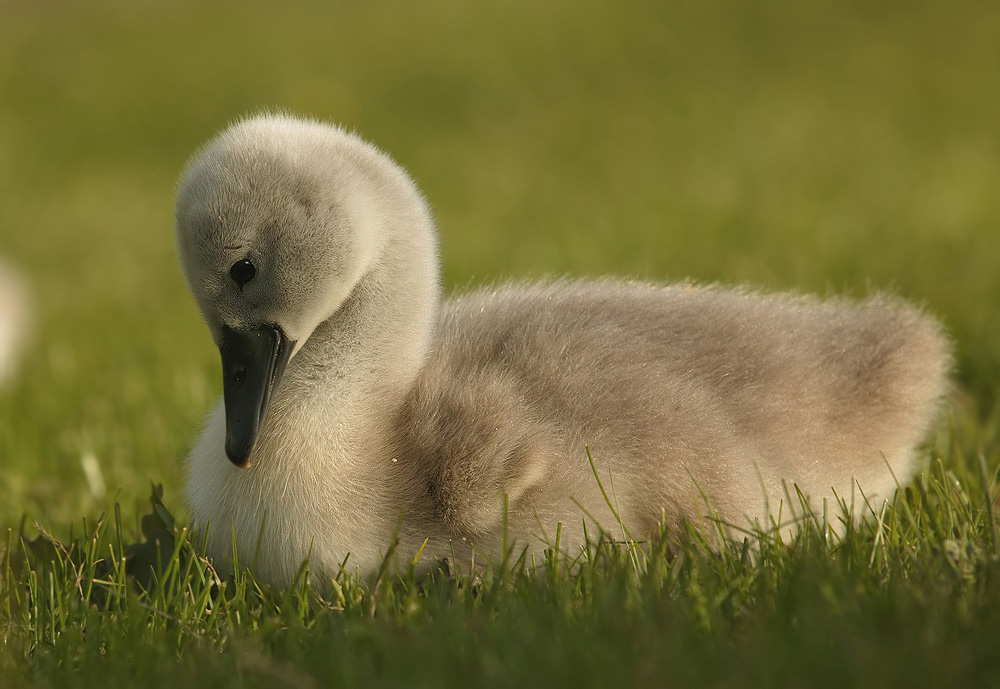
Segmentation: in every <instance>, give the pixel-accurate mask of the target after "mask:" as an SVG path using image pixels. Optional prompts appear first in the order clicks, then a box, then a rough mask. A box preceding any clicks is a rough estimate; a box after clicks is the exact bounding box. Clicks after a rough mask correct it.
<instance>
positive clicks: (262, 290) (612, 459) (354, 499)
mask: <svg viewBox="0 0 1000 689" xmlns="http://www.w3.org/2000/svg"><path fill="white" fill-rule="evenodd" d="M177 231H178V245H179V251H180V256H181V261H182V264H183V266H184V270H185V274H186V276H187V279H188V283H189V285H190V287H191V289H192V292H193V294H194V297H195V300H196V301H197V303H198V305H199V308H200V309H201V311H202V314H203V316H204V318H205V320H206V323H207V324H208V326H209V329H210V331H211V333H212V336H213V339H214V341H215V342H216V344H217V345H218V346H219V347H220V351H221V352H222V359H223V368H224V376H225V377H224V391H225V399H224V401H223V403H220V405H219V406H218V408H217V409H216V410H215V411H214V412H213V413H212V414H211V415H210V416H209V419H208V421H207V424H206V427H205V429H204V431H203V432H202V435H201V437H200V439H199V441H198V443H197V445H196V447H195V448H194V449H193V451H192V453H191V456H190V459H189V467H190V475H189V481H188V488H187V496H188V500H189V504H190V507H191V511H192V514H193V517H194V519H195V522H196V524H197V525H199V526H200V527H201V528H207V529H208V546H209V553H210V554H211V555H213V556H214V557H217V558H225V557H227V556H228V555H230V554H231V553H232V549H233V540H232V539H233V537H234V536H235V540H236V547H237V550H238V552H239V553H241V562H244V563H246V562H249V561H250V559H251V558H252V559H253V562H252V564H251V567H252V568H253V570H254V571H255V573H256V575H257V576H258V577H259V578H261V579H262V580H264V581H267V582H270V583H273V584H279V585H280V584H286V583H288V582H290V581H291V580H292V578H293V577H294V576H295V573H296V572H297V570H298V568H299V566H300V564H301V563H302V561H303V560H304V559H305V558H306V557H307V556H308V557H309V558H310V568H311V569H312V571H314V572H319V573H321V574H322V575H325V576H330V575H333V574H335V573H336V572H337V571H338V569H339V567H340V565H341V563H343V562H344V561H345V558H347V557H348V555H349V559H348V563H349V564H348V567H349V568H352V567H353V568H357V569H359V570H360V571H361V572H364V573H367V572H372V571H374V570H375V569H376V568H377V567H378V565H379V564H380V562H381V561H382V558H383V555H384V553H385V552H386V551H387V549H388V548H389V546H390V545H391V543H392V542H393V540H394V538H397V537H398V539H399V543H400V550H401V552H404V553H407V554H412V553H414V552H416V550H417V549H418V548H419V547H420V545H421V543H423V542H424V540H425V539H427V547H426V549H425V555H424V559H423V561H424V562H430V561H432V560H433V558H434V557H436V556H438V557H443V556H445V555H448V556H450V555H451V553H452V552H455V553H456V554H457V555H458V556H459V557H463V556H465V555H471V549H472V548H476V549H477V550H478V551H481V552H484V553H486V554H487V555H489V554H493V555H496V554H497V553H498V548H499V545H500V543H501V540H502V538H503V531H504V528H505V526H504V525H505V524H506V530H507V538H508V539H511V540H515V541H517V542H518V543H520V544H523V545H525V546H528V547H530V548H538V549H541V548H543V547H546V545H547V544H546V540H548V541H549V542H550V543H549V545H550V544H551V541H552V539H553V538H554V535H555V531H556V525H557V524H561V529H562V531H561V534H562V535H561V539H562V541H561V542H562V543H563V544H564V546H565V547H567V548H571V549H572V548H575V547H576V546H577V545H579V544H581V543H582V542H583V540H584V538H585V533H584V520H585V514H586V515H589V516H587V517H586V519H594V520H596V521H597V522H599V524H600V525H602V526H603V527H605V528H610V527H611V526H613V525H614V523H615V517H614V516H613V514H612V512H611V510H610V508H609V507H608V506H607V504H606V501H605V499H604V497H603V496H602V495H601V490H600V487H599V485H598V483H597V481H596V480H595V478H594V475H593V472H592V469H591V465H590V461H589V460H588V455H587V453H588V450H589V452H590V455H591V457H592V458H593V461H594V465H595V467H596V470H597V472H598V475H599V476H600V477H601V478H602V481H604V483H605V486H606V487H610V486H611V485H613V488H614V497H615V501H616V502H617V510H618V512H619V513H620V516H621V518H622V520H623V521H624V523H625V524H626V525H627V526H629V527H630V529H631V530H632V532H633V534H638V533H650V532H652V531H654V530H655V529H656V528H657V526H658V524H659V523H660V521H661V519H662V518H664V517H665V518H666V519H668V521H669V520H676V519H679V518H690V519H699V518H702V517H705V516H709V508H707V507H706V499H707V500H708V504H709V505H710V510H712V511H715V512H717V513H718V516H719V517H721V518H722V519H723V520H725V521H727V522H728V523H731V524H734V525H737V526H749V525H751V524H752V523H753V522H754V521H755V520H756V521H759V523H761V524H763V525H767V524H769V523H770V520H771V519H773V518H777V515H778V513H779V511H781V510H782V505H783V512H782V514H784V515H787V514H788V513H789V507H790V506H789V505H788V501H787V495H788V491H789V490H791V494H792V495H795V493H794V488H790V487H791V486H793V485H794V486H797V487H798V488H799V489H801V490H802V491H803V492H804V493H805V494H806V495H809V496H811V498H812V499H813V500H822V499H832V498H833V497H834V496H835V495H836V496H839V497H840V498H843V499H846V500H847V501H848V503H849V505H850V504H851V501H852V496H857V497H856V500H857V504H855V505H854V507H853V509H854V511H855V512H856V513H860V512H861V509H862V508H863V507H864V505H863V503H862V498H861V497H860V496H859V494H858V491H857V490H856V488H857V487H860V488H861V490H863V494H864V498H865V499H867V501H869V502H871V501H873V500H877V501H881V500H883V499H887V498H889V497H891V495H892V493H893V492H894V490H895V488H896V486H897V480H898V481H900V482H905V481H906V480H908V479H909V478H910V477H911V476H912V475H913V474H914V473H915V472H916V471H917V470H918V468H919V466H918V461H917V458H916V455H915V447H916V445H917V444H918V443H919V442H920V440H921V439H922V438H923V437H924V436H925V435H926V434H927V432H928V430H929V428H930V425H931V423H932V421H933V420H934V418H935V415H936V413H937V411H938V409H939V406H940V402H941V399H942V397H943V395H944V393H945V390H946V387H947V372H948V368H949V365H950V355H949V345H948V342H947V340H946V338H945V337H944V336H943V334H942V332H941V328H940V326H939V325H938V323H937V322H936V321H935V320H934V319H932V318H930V317H928V316H927V315H925V314H924V313H922V312H921V311H920V310H918V309H916V308H914V307H912V306H909V305H907V304H905V303H903V302H901V301H899V300H897V299H895V298H893V297H889V296H885V295H875V296H872V297H869V298H868V299H866V300H864V301H861V302H857V303H856V302H851V301H849V300H846V299H830V300H822V301H821V300H818V299H815V298H808V297H801V296H796V295H788V294H760V293H754V292H752V291H748V290H743V289H722V288H718V287H692V286H689V285H671V286H658V285H651V284H642V283H631V282H623V281H615V280H603V281H592V282H582V281H580V282H577V281H554V282H547V283H541V284H534V285H530V284H508V285H503V286H498V287H495V288H491V289H486V290H483V291H479V292H474V293H470V294H467V295H464V296H460V297H458V298H455V299H452V300H448V301H445V302H444V303H443V304H442V303H441V302H440V295H439V284H438V279H439V278H438V265H437V247H436V238H435V233H434V227H433V222H432V220H431V217H430V213H429V211H428V208H427V206H426V203H425V201H424V199H423V198H422V196H421V195H420V193H419V192H418V190H417V189H416V187H415V185H414V184H413V182H412V180H411V179H410V178H409V177H408V176H407V175H406V173H405V172H403V171H402V170H401V169H400V168H399V167H398V166H397V165H396V164H395V163H394V162H393V161H392V160H391V159H390V158H389V157H388V156H386V155H384V154H383V153H381V152H379V151H378V150H377V149H375V148H374V147H372V146H371V145H369V144H367V143H365V142H364V141H362V140H361V139H360V138H358V137H356V136H354V135H352V134H350V133H347V132H345V131H344V130H342V129H339V128H337V127H334V126H331V125H327V124H322V123H319V122H313V121H306V120H300V119H296V118H292V117H288V116H280V115H262V116H257V117H253V118H250V119H247V120H244V121H242V122H239V123H237V124H234V125H232V126H231V127H230V128H228V129H227V130H225V131H224V132H222V133H221V134H220V135H219V136H218V137H216V138H215V139H213V140H212V141H211V142H209V143H208V144H207V146H206V147H205V148H204V149H202V151H200V152H199V153H198V154H197V155H196V156H195V158H194V159H193V160H192V161H191V162H190V163H189V165H188V167H187V169H186V171H185V173H184V176H183V178H182V182H181V185H180V190H179V193H178V200H177ZM241 467H242V468H241ZM505 500H506V515H505ZM592 527H593V525H591V528H592Z"/></svg>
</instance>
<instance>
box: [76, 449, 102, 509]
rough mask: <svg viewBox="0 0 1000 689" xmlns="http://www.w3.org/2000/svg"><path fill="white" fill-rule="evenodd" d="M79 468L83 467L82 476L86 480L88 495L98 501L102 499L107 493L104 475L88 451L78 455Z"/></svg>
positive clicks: (92, 454)
mask: <svg viewBox="0 0 1000 689" xmlns="http://www.w3.org/2000/svg"><path fill="white" fill-rule="evenodd" d="M80 466H82V467H83V475H84V476H85V477H86V478H87V486H88V487H89V488H90V494H91V495H93V496H94V497H95V498H97V499H98V500H100V499H102V498H103V497H104V496H105V495H107V493H108V491H107V489H106V488H105V486H104V475H103V474H102V473H101V465H100V464H99V463H98V462H97V457H96V456H95V455H94V453H93V452H91V451H90V450H84V452H83V454H82V455H80Z"/></svg>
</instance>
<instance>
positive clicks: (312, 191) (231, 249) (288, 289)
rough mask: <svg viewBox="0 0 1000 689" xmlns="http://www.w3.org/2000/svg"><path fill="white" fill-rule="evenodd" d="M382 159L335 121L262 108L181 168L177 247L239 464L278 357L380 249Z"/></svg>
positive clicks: (326, 312) (325, 314)
mask: <svg viewBox="0 0 1000 689" xmlns="http://www.w3.org/2000/svg"><path fill="white" fill-rule="evenodd" d="M386 166H388V167H392V163H391V162H389V161H388V159H387V158H385V157H384V156H382V154H380V153H379V152H378V151H376V150H375V149H374V148H373V147H371V146H369V145H368V144H366V143H364V142H363V141H361V140H360V139H359V138H357V137H355V136H353V135H351V134H348V133H347V132H345V131H343V130H341V129H339V128H337V127H334V126H331V125H326V124H322V123H319V122H312V121H306V120H300V119H296V118H292V117H288V116H284V115H261V116H256V117H251V118H249V119H246V120H243V121H240V122H237V123H235V124H233V125H232V126H230V127H229V128H228V129H226V130H224V131H223V132H222V133H221V134H219V135H218V136H216V137H215V138H214V139H212V140H211V141H209V142H208V144H207V145H205V147H204V148H203V149H202V150H201V151H199V152H198V153H197V154H196V155H195V156H194V158H192V160H191V161H190V162H189V163H188V165H187V168H186V169H185V171H184V173H183V175H182V177H181V181H180V184H179V189H178V194H177V205H176V228H177V241H178V249H179V253H180V258H181V263H182V265H183V269H184V273H185V277H186V278H187V281H188V284H189V286H190V288H191V291H192V293H193V295H194V298H195V301H196V302H197V304H198V307H199V309H200V310H201V313H202V316H203V317H204V319H205V322H206V323H207V325H208V327H209V330H210V331H211V333H212V338H213V340H214V342H215V344H216V345H217V346H218V347H219V349H220V352H221V354H222V363H223V373H224V379H223V380H224V383H223V390H224V398H225V406H226V454H227V455H228V457H229V459H230V460H231V461H232V462H233V463H234V464H236V465H237V466H247V465H248V464H249V459H250V453H251V450H252V448H253V445H254V442H255V440H256V436H257V433H258V431H259V428H260V425H261V423H262V422H263V420H264V417H265V415H266V413H267V406H268V402H269V399H270V396H271V392H272V391H273V389H274V388H275V387H276V386H277V385H278V384H279V382H280V379H281V376H282V372H283V370H284V367H285V363H286V362H287V361H288V360H289V358H290V357H292V356H294V354H295V353H296V352H297V351H298V349H299V348H300V347H301V346H302V345H303V344H304V343H305V342H306V341H307V340H308V339H309V337H310V335H311V334H312V333H313V332H314V331H315V329H316V328H317V326H318V325H319V324H320V323H322V322H323V321H324V320H326V319H327V318H329V317H330V316H331V315H332V314H333V313H335V312H336V311H337V309H338V308H339V307H340V306H341V305H342V304H343V302H344V301H345V299H346V298H347V297H348V295H349V294H350V293H351V291H352V290H353V289H354V288H355V286H356V285H357V283H358V281H359V280H360V279H361V278H362V276H363V275H365V274H366V273H367V272H368V271H369V270H370V269H371V266H372V264H373V262H374V261H375V260H376V257H377V256H378V253H379V250H380V241H381V233H380V232H379V209H378V208H376V207H374V203H375V202H373V200H372V199H373V194H372V191H373V189H372V188H371V187H372V186H375V187H376V188H375V189H374V191H376V192H377V191H378V189H377V184H378V182H377V180H378V179H379V176H378V171H379V169H380V167H386ZM373 180H374V181H373ZM374 198H376V199H377V198H378V196H377V195H375V196H374Z"/></svg>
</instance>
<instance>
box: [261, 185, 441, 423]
mask: <svg viewBox="0 0 1000 689" xmlns="http://www.w3.org/2000/svg"><path fill="white" fill-rule="evenodd" d="M389 172H391V173H393V174H396V173H398V174H399V175H400V176H401V175H402V173H401V172H400V171H398V170H396V169H393V170H390V171H389ZM390 181H392V182H395V183H396V184H394V185H393V188H394V190H395V191H396V195H395V198H393V197H392V196H389V198H390V200H391V203H387V204H385V206H383V207H382V208H378V209H376V212H374V213H373V212H372V211H371V209H368V215H369V218H371V219H370V220H368V221H367V222H368V223H370V226H369V227H368V228H367V230H368V231H370V232H372V233H374V235H376V236H378V237H379V238H380V242H379V250H378V252H377V253H376V255H375V256H374V257H373V260H372V261H371V262H370V264H369V266H368V269H367V271H365V272H364V273H363V274H362V275H361V277H360V279H358V281H357V282H356V284H355V285H354V287H353V289H352V290H351V292H350V294H349V295H348V297H347V298H346V299H345V301H344V302H343V303H342V304H341V305H340V307H339V308H338V309H337V311H336V312H335V313H334V314H333V315H331V316H330V317H329V318H327V319H326V320H325V321H324V322H322V323H321V324H320V325H319V326H318V327H317V328H316V329H315V331H314V332H313V333H312V335H311V336H310V337H309V339H308V340H307V341H306V342H305V343H304V344H303V345H302V347H301V349H300V350H299V351H298V352H297V353H296V355H295V356H294V357H293V358H292V360H291V361H290V362H289V365H288V369H287V371H286V372H285V377H284V380H283V381H282V383H281V386H280V388H279V391H278V394H277V398H276V399H275V403H276V404H277V405H281V406H284V405H291V406H293V407H297V408H299V409H302V408H303V407H309V406H315V407H318V408H320V409H322V410H325V412H329V410H331V409H338V410H340V411H341V412H342V413H344V414H350V415H352V416H353V417H354V418H350V419H342V420H341V426H342V427H343V425H344V423H343V422H344V421H347V422H348V425H354V426H358V427H361V428H366V427H370V426H371V423H372V421H371V418H372V417H375V416H378V417H381V418H384V417H386V416H387V414H385V411H386V409H387V406H390V405H392V404H393V402H396V401H399V400H401V399H402V396H403V395H405V394H406V392H407V391H408V390H409V389H410V388H411V387H412V385H413V382H414V380H415V379H416V377H417V375H418V373H419V371H420V368H421V367H422V365H423V363H424V360H425V359H426V357H427V353H428V350H429V348H430V346H431V339H432V337H433V331H434V326H435V322H436V320H437V309H438V301H439V284H438V266H437V251H436V248H437V247H436V242H435V235H434V228H433V224H432V222H431V220H430V216H429V213H428V212H427V210H426V207H425V205H424V202H423V199H422V198H420V196H419V195H418V193H417V191H416V190H415V189H414V188H413V187H412V184H410V183H409V180H408V179H406V178H402V179H401V180H400V179H397V180H390ZM401 181H403V182H405V184H401V183H400V182H401ZM382 182H383V184H382V185H379V186H383V185H384V184H385V180H382ZM383 195H385V194H383ZM369 198H371V197H370V196H369Z"/></svg>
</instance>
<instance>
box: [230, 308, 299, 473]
mask: <svg viewBox="0 0 1000 689" xmlns="http://www.w3.org/2000/svg"><path fill="white" fill-rule="evenodd" d="M294 344H295V343H294V342H290V341H289V339H288V338H287V337H285V334H284V333H283V332H281V329H280V328H277V327H275V326H269V325H265V326H261V327H259V328H255V329H253V330H234V329H233V328H229V327H226V326H223V328H222V345H221V346H220V347H219V351H220V352H221V353H222V375H223V379H222V393H223V397H224V398H225V401H226V456H228V457H229V460H230V461H231V462H232V463H233V464H235V465H236V466H238V467H240V468H245V467H247V466H249V465H250V451H251V450H252V449H253V445H254V442H256V440H257V433H258V432H259V431H260V425H261V424H262V423H263V422H264V416H265V415H266V414H267V405H268V401H269V400H270V399H271V392H272V390H273V389H274V386H276V385H277V384H278V381H279V380H280V379H281V374H282V373H283V372H284V370H285V364H287V363H288V357H289V355H290V354H291V351H292V346H293V345H294Z"/></svg>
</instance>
